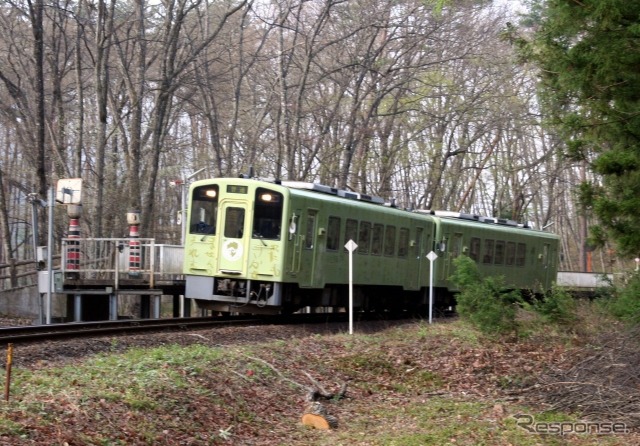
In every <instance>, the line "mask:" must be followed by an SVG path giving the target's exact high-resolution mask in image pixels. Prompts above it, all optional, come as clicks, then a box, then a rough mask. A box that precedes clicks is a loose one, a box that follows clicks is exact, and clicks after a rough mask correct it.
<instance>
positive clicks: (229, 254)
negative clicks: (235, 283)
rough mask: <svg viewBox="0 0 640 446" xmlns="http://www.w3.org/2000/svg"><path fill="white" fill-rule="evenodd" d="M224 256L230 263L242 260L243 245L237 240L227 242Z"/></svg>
mask: <svg viewBox="0 0 640 446" xmlns="http://www.w3.org/2000/svg"><path fill="white" fill-rule="evenodd" d="M222 256H223V257H224V258H225V259H226V260H228V261H230V262H235V261H236V260H238V259H240V258H241V257H242V243H240V242H239V241H237V240H227V241H226V242H224V244H223V245H222Z"/></svg>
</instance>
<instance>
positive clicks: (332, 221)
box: [327, 217, 340, 251]
mask: <svg viewBox="0 0 640 446" xmlns="http://www.w3.org/2000/svg"><path fill="white" fill-rule="evenodd" d="M338 246H340V218H339V217H329V223H328V225H327V250H328V251H337V250H338Z"/></svg>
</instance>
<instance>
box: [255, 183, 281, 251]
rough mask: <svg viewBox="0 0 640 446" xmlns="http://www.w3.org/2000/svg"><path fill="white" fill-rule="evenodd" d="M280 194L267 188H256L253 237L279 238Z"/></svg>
mask: <svg viewBox="0 0 640 446" xmlns="http://www.w3.org/2000/svg"><path fill="white" fill-rule="evenodd" d="M283 201H284V200H283V199H282V194H281V193H279V192H274V191H272V190H269V189H264V188H261V187H260V188H258V189H257V190H256V196H255V205H254V212H253V238H259V239H267V240H279V239H280V232H281V229H282V204H283Z"/></svg>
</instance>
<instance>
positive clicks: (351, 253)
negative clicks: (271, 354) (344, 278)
mask: <svg viewBox="0 0 640 446" xmlns="http://www.w3.org/2000/svg"><path fill="white" fill-rule="evenodd" d="M349 334H353V251H349Z"/></svg>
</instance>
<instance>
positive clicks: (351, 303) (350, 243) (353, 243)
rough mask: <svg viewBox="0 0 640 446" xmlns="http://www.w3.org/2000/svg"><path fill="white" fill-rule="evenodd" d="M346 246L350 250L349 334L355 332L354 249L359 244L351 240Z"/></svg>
mask: <svg viewBox="0 0 640 446" xmlns="http://www.w3.org/2000/svg"><path fill="white" fill-rule="evenodd" d="M344 247H345V248H347V251H349V334H353V251H355V250H356V249H357V248H358V245H356V243H355V242H354V241H353V240H349V241H348V242H347V244H346V245H344Z"/></svg>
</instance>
